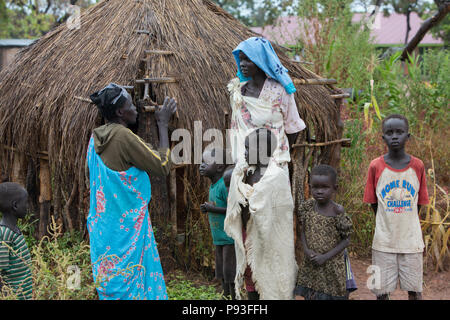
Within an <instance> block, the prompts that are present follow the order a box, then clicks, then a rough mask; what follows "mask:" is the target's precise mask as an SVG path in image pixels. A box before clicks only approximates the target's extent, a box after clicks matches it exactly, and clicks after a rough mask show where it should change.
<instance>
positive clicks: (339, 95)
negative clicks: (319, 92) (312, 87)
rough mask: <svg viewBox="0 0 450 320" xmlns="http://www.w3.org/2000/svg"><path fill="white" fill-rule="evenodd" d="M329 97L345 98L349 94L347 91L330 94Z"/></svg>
mask: <svg viewBox="0 0 450 320" xmlns="http://www.w3.org/2000/svg"><path fill="white" fill-rule="evenodd" d="M330 97H331V98H333V99H336V100H339V99H346V98H350V94H349V93H341V94H332V95H331V96H330Z"/></svg>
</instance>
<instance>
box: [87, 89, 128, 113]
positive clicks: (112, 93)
mask: <svg viewBox="0 0 450 320" xmlns="http://www.w3.org/2000/svg"><path fill="white" fill-rule="evenodd" d="M90 98H91V100H92V102H93V103H95V104H96V105H97V107H98V109H99V110H100V112H101V113H102V115H103V117H105V118H106V119H108V120H112V119H113V118H115V112H116V110H117V109H119V108H121V107H123V105H124V104H125V102H126V101H127V100H128V99H130V100H131V96H130V94H129V93H128V92H127V90H125V88H124V87H122V86H119V85H117V84H115V83H110V84H108V85H107V86H106V87H104V88H103V89H102V90H100V91H97V92H95V93H93V94H91V96H90Z"/></svg>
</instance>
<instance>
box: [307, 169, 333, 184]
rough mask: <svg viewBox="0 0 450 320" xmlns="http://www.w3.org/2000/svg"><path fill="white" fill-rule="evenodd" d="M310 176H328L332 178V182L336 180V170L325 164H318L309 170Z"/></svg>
mask: <svg viewBox="0 0 450 320" xmlns="http://www.w3.org/2000/svg"><path fill="white" fill-rule="evenodd" d="M311 176H328V177H330V178H331V179H332V181H333V183H334V184H335V183H336V182H337V172H336V169H334V168H333V167H332V166H329V165H327V164H319V165H318V166H315V167H314V168H313V169H312V170H311Z"/></svg>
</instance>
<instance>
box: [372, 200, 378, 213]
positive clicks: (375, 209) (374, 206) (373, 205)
mask: <svg viewBox="0 0 450 320" xmlns="http://www.w3.org/2000/svg"><path fill="white" fill-rule="evenodd" d="M370 206H371V207H372V210H373V212H374V213H375V215H376V214H377V210H378V202H377V203H371V204H370Z"/></svg>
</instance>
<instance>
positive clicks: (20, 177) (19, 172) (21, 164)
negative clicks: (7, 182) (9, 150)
mask: <svg viewBox="0 0 450 320" xmlns="http://www.w3.org/2000/svg"><path fill="white" fill-rule="evenodd" d="M25 170H26V167H25V155H24V154H23V153H22V152H20V153H19V152H16V153H14V163H13V167H12V181H13V182H17V183H18V184H20V185H22V186H24V187H25V185H26V175H25Z"/></svg>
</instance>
